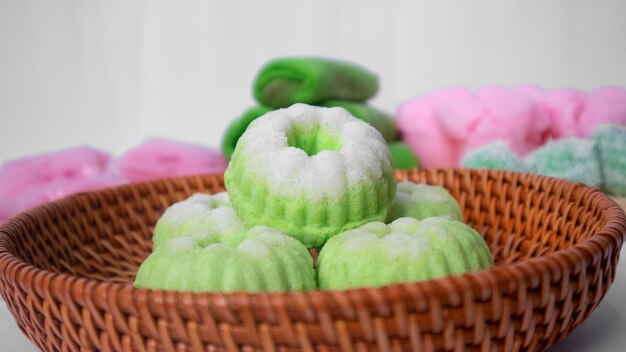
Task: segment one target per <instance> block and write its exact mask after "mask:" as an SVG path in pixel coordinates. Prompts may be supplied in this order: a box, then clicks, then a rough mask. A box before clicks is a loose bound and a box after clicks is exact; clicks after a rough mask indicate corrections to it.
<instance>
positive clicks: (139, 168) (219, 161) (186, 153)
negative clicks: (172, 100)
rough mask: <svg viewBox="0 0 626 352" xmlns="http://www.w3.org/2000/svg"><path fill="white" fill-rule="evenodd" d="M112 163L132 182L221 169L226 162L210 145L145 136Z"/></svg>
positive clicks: (205, 172) (222, 169)
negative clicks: (142, 140)
mask: <svg viewBox="0 0 626 352" xmlns="http://www.w3.org/2000/svg"><path fill="white" fill-rule="evenodd" d="M114 163H115V164H116V166H117V168H118V169H119V171H120V172H121V173H122V175H123V176H124V177H126V178H127V179H128V180H130V181H133V182H137V181H144V180H151V179H157V178H164V177H170V176H182V175H194V174H207V173H215V172H222V171H224V170H225V169H226V164H227V162H226V159H224V157H223V156H222V154H221V153H219V152H216V151H214V150H212V149H209V148H206V147H202V146H198V145H193V144H187V143H180V142H174V141H171V140H167V139H162V138H150V139H148V140H147V141H145V142H144V143H142V144H140V145H138V146H136V147H135V148H133V149H131V150H129V151H127V152H126V153H124V155H122V156H120V157H119V158H118V159H117V160H115V161H114Z"/></svg>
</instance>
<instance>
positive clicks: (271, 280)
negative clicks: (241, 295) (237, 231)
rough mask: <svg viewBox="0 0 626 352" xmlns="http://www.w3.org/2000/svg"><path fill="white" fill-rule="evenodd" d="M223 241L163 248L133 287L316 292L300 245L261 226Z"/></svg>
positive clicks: (188, 240)
mask: <svg viewBox="0 0 626 352" xmlns="http://www.w3.org/2000/svg"><path fill="white" fill-rule="evenodd" d="M237 239H238V240H236V241H224V240H223V238H222V237H221V236H219V235H217V234H215V233H210V232H204V233H201V234H197V235H195V236H193V237H179V238H175V239H172V240H169V241H166V242H164V243H162V244H161V245H160V246H159V247H158V248H156V250H155V251H154V252H153V253H152V254H151V255H150V256H148V258H147V259H146V260H145V261H144V262H143V264H142V265H141V267H140V268H139V271H138V272H137V276H136V278H135V282H134V286H135V287H137V288H149V289H163V290H176V291H194V292H235V291H247V292H284V291H310V290H314V289H315V288H316V284H315V271H314V268H313V259H312V258H311V255H310V254H309V252H308V251H307V249H306V248H305V247H304V246H303V245H302V243H300V242H298V241H296V240H295V239H293V238H291V237H289V236H287V235H286V234H284V233H282V232H280V231H278V230H275V229H272V228H270V227H266V226H256V227H253V228H251V229H248V230H246V231H244V232H243V233H242V234H241V236H237Z"/></svg>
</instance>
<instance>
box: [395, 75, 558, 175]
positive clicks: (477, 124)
mask: <svg viewBox="0 0 626 352" xmlns="http://www.w3.org/2000/svg"><path fill="white" fill-rule="evenodd" d="M397 125H398V128H399V129H400V131H401V132H402V135H403V139H404V141H405V142H407V143H408V144H409V145H410V146H411V148H412V149H413V151H414V152H415V153H416V155H418V156H419V158H420V160H421V161H422V162H423V164H424V165H425V166H426V167H452V166H457V165H458V164H459V161H460V159H461V157H462V156H463V155H464V154H465V153H467V152H469V151H471V150H474V149H476V148H478V147H480V146H483V145H485V144H487V143H490V142H493V141H496V140H505V141H507V143H508V144H509V146H510V147H511V149H512V150H514V151H515V152H517V153H519V154H522V155H524V154H527V153H528V152H530V151H531V150H533V149H534V148H536V147H538V146H539V145H541V144H542V143H543V142H544V141H545V139H546V138H547V135H548V133H549V126H550V121H549V119H548V117H547V116H546V114H545V113H544V112H543V111H542V110H541V109H539V107H538V106H537V104H535V102H534V100H533V99H531V98H530V97H529V96H528V95H526V94H523V93H521V92H516V91H514V90H511V89H506V88H501V87H485V88H482V89H480V90H478V91H477V92H475V93H474V92H472V91H470V90H468V89H466V88H463V87H453V88H448V89H441V90H437V91H433V92H432V93H430V94H428V95H427V96H424V97H418V98H414V99H411V100H409V101H407V102H405V103H403V104H402V105H400V107H399V108H398V114H397Z"/></svg>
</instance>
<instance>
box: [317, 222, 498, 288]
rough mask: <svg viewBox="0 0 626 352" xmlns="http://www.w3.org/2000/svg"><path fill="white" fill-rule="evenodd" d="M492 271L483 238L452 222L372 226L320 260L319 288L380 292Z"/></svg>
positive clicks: (334, 243) (331, 245)
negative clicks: (382, 288)
mask: <svg viewBox="0 0 626 352" xmlns="http://www.w3.org/2000/svg"><path fill="white" fill-rule="evenodd" d="M493 266H494V261H493V255H492V254H491V252H490V251H489V248H488V247H487V244H486V243H485V241H484V240H483V238H482V237H481V236H480V234H479V233H478V232H476V230H474V229H472V228H471V227H469V226H468V225H465V224H463V223H462V222H459V221H456V220H451V219H450V218H448V217H430V218H427V219H424V220H421V221H420V220H417V219H414V218H400V219H397V220H395V221H394V222H392V223H391V224H389V225H385V224H384V223H381V222H373V223H369V224H366V225H363V226H361V227H359V228H356V229H352V230H349V231H346V232H344V233H341V234H339V235H337V236H335V237H333V238H331V239H330V240H329V241H328V242H327V243H326V245H325V246H324V248H322V251H321V252H320V254H319V257H318V259H317V268H318V285H319V288H320V289H348V288H357V287H378V286H383V285H388V284H394V283H402V282H415V281H421V280H427V279H434V278H439V277H445V276H449V275H457V274H463V273H467V272H473V271H478V270H483V269H488V268H491V267H493Z"/></svg>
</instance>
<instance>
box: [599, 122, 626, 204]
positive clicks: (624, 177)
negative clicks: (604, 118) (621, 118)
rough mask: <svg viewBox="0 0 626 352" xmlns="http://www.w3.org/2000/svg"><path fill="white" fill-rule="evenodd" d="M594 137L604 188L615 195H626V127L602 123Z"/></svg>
mask: <svg viewBox="0 0 626 352" xmlns="http://www.w3.org/2000/svg"><path fill="white" fill-rule="evenodd" d="M593 139H594V141H595V142H596V145H595V146H596V154H597V155H598V157H599V158H600V167H601V169H602V178H603V180H604V184H603V188H604V190H605V191H606V192H607V193H609V194H611V195H614V196H626V127H625V126H620V125H613V124H605V125H601V126H600V127H598V128H597V129H596V130H595V131H594V133H593Z"/></svg>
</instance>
